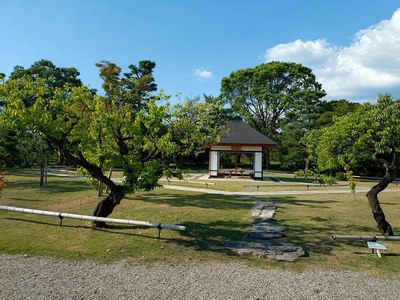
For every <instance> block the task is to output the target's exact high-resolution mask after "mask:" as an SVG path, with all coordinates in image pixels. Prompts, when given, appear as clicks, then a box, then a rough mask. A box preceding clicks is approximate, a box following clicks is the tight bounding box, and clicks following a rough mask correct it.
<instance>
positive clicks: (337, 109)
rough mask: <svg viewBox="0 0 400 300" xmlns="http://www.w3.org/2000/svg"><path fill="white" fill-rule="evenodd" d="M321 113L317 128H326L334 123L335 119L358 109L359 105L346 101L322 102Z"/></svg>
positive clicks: (317, 120)
mask: <svg viewBox="0 0 400 300" xmlns="http://www.w3.org/2000/svg"><path fill="white" fill-rule="evenodd" d="M319 106H320V113H319V115H318V117H317V119H316V124H315V125H316V127H324V126H328V125H331V124H332V123H333V119H334V117H342V116H345V115H347V114H349V113H352V112H354V111H356V110H357V109H358V107H359V106H360V104H359V103H354V102H349V101H347V100H345V99H340V100H332V101H321V103H320V105H319Z"/></svg>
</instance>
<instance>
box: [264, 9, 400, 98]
mask: <svg viewBox="0 0 400 300" xmlns="http://www.w3.org/2000/svg"><path fill="white" fill-rule="evenodd" d="M265 59H266V61H273V60H275V61H293V62H297V63H301V64H303V65H305V66H307V67H310V68H311V69H312V70H313V72H314V74H315V75H316V77H317V80H318V81H319V82H321V83H322V85H323V88H324V89H325V91H326V92H327V97H326V98H327V99H339V98H346V99H348V100H375V99H376V97H377V95H378V93H385V92H392V93H397V95H395V94H393V96H395V97H398V96H400V95H399V93H400V9H398V10H396V11H395V12H394V14H393V16H392V18H391V19H389V20H383V21H381V22H380V23H378V24H376V25H374V26H371V27H369V28H366V29H363V30H360V31H359V32H358V33H357V34H356V35H355V39H354V41H353V42H352V43H351V44H350V45H349V46H346V47H338V46H334V45H331V44H329V43H328V42H327V41H326V40H324V39H319V40H315V41H302V40H296V41H294V42H291V43H287V44H279V45H277V46H275V47H273V48H270V49H267V51H266V53H265Z"/></svg>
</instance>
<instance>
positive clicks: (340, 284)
mask: <svg viewBox="0 0 400 300" xmlns="http://www.w3.org/2000/svg"><path fill="white" fill-rule="evenodd" d="M399 283H400V281H399V280H393V279H383V278H374V277H371V276H368V275H367V274H364V273H356V272H345V271H333V270H325V271H322V270H319V271H305V272H300V273H295V272H289V271H282V270H276V269H259V268H253V267H248V266H245V265H242V264H218V263H217V264H203V263H196V264H194V263H192V264H183V265H165V264H161V265H152V266H145V265H137V264H131V263H128V262H127V261H119V262H115V263H110V264H102V263H97V262H92V261H65V260H59V259H50V258H45V257H24V256H11V255H4V254H1V255H0V299H7V300H8V299H24V300H25V299H107V300H108V299H110V300H111V299H119V300H121V299H168V300H170V299H190V300H192V299H207V300H209V299H363V300H364V299H399V297H400V296H399V295H400V284H399Z"/></svg>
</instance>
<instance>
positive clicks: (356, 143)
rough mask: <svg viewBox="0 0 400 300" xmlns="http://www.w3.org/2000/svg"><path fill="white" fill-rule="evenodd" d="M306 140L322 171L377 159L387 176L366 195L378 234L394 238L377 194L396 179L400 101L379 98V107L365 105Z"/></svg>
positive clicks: (313, 132)
mask: <svg viewBox="0 0 400 300" xmlns="http://www.w3.org/2000/svg"><path fill="white" fill-rule="evenodd" d="M305 141H306V142H307V146H308V149H309V154H310V159H311V160H312V161H313V162H315V163H316V164H317V165H318V168H319V170H322V171H323V170H335V169H336V170H337V169H339V168H341V167H345V168H346V169H347V170H349V168H351V167H354V166H359V165H360V164H362V163H363V162H365V161H367V160H368V159H371V158H372V159H374V160H375V161H377V162H378V163H380V164H381V166H382V167H383V168H384V171H385V173H384V176H383V177H382V178H381V180H380V181H379V182H378V183H377V184H375V185H374V186H373V187H372V188H371V189H370V190H369V191H368V193H367V195H366V196H367V199H368V202H369V205H370V207H371V211H372V214H373V217H374V219H375V221H376V223H377V226H378V229H379V231H380V232H381V233H382V234H383V235H386V236H389V235H393V229H392V227H391V225H390V224H389V222H388V221H387V220H386V217H385V214H384V212H383V210H382V207H381V205H380V203H379V199H378V194H379V193H380V192H382V191H383V190H385V189H386V188H387V186H388V185H389V184H390V183H391V182H393V180H394V179H395V178H396V177H397V174H398V169H399V163H400V161H399V155H400V99H398V100H394V99H393V98H392V97H391V96H390V95H387V94H386V95H380V96H379V97H378V100H377V103H376V104H369V103H366V104H363V105H361V106H360V107H359V108H358V109H357V110H356V111H355V112H353V113H350V114H348V115H347V116H344V117H340V118H337V119H336V120H335V121H334V123H333V125H331V126H328V127H325V128H322V129H320V130H318V131H311V132H310V133H309V134H308V135H307V136H306V139H305Z"/></svg>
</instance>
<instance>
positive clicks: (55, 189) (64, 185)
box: [7, 179, 90, 194]
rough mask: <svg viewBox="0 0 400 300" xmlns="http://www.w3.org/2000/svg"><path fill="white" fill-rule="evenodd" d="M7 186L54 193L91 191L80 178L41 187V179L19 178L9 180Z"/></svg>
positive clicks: (49, 183)
mask: <svg viewBox="0 0 400 300" xmlns="http://www.w3.org/2000/svg"><path fill="white" fill-rule="evenodd" d="M7 188H9V189H10V190H11V189H12V190H25V189H36V190H37V192H38V193H46V194H54V193H71V192H81V191H89V190H90V187H89V185H88V184H87V183H86V182H85V181H79V180H69V181H66V180H63V181H51V182H48V183H47V185H46V186H44V187H39V180H30V179H25V180H18V181H17V182H14V181H8V182H7Z"/></svg>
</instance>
